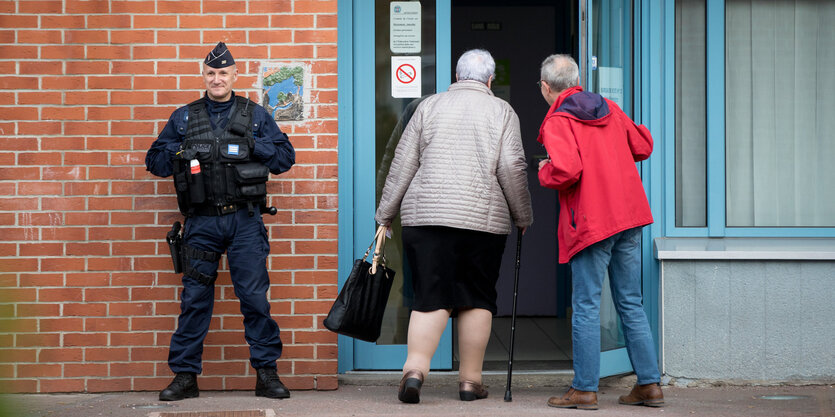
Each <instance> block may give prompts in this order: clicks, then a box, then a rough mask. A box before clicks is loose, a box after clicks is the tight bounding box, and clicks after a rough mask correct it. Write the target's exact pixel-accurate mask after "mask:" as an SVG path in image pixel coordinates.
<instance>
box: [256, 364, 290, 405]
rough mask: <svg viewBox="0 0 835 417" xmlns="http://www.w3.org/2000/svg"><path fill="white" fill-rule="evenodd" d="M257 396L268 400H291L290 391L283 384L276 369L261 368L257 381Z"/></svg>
mask: <svg viewBox="0 0 835 417" xmlns="http://www.w3.org/2000/svg"><path fill="white" fill-rule="evenodd" d="M255 395H256V396H257V397H267V398H290V390H288V389H287V387H285V386H284V384H282V383H281V379H279V378H278V374H276V373H275V369H272V368H261V369H259V370H258V375H257V379H256V380H255Z"/></svg>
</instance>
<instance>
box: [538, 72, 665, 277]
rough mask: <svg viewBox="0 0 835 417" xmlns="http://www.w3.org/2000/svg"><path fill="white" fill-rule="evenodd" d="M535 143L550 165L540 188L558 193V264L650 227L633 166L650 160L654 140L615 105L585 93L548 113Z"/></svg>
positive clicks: (575, 92)
mask: <svg viewBox="0 0 835 417" xmlns="http://www.w3.org/2000/svg"><path fill="white" fill-rule="evenodd" d="M537 140H538V141H539V142H540V143H542V144H543V145H545V149H546V150H547V151H548V156H549V157H550V159H551V162H550V163H548V164H545V165H544V166H543V167H542V169H541V170H539V183H540V184H542V186H544V187H548V188H554V189H557V190H559V200H560V218H559V226H558V230H557V235H558V241H559V258H560V259H559V262H560V263H566V262H568V261H569V260H570V259H571V257H572V256H574V255H575V254H576V253H577V252H579V251H581V250H583V249H585V248H586V247H588V246H589V245H592V244H594V243H597V242H599V241H601V240H603V239H606V238H608V237H611V236H612V235H614V234H616V233H619V232H622V231H624V230H627V229H631V228H633V227H638V226H644V225H647V224H650V223H652V212H651V211H650V208H649V202H648V201H647V197H646V194H645V192H644V187H643V184H642V183H641V177H640V175H639V174H638V169H637V167H636V166H635V162H637V161H643V160H644V159H647V158H649V155H650V154H651V153H652V136H650V133H649V130H648V129H647V128H646V127H645V126H643V125H636V124H635V122H633V121H632V120H631V119H630V118H629V117H628V116H626V114H625V113H624V112H623V110H621V109H620V107H618V105H617V104H615V103H614V102H612V101H611V100H608V99H606V98H604V97H602V96H600V95H599V94H595V93H590V92H586V91H583V88H582V87H572V88H569V89H567V90H565V91H564V92H563V93H562V94H560V96H559V97H558V98H557V101H556V102H554V104H553V105H552V106H551V108H550V109H549V110H548V115H547V116H545V120H544V121H543V122H542V126H541V127H540V128H539V137H538V138H537Z"/></svg>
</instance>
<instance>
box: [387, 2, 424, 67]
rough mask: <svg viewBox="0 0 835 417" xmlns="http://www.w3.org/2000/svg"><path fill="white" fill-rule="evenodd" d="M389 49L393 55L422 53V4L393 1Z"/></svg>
mask: <svg viewBox="0 0 835 417" xmlns="http://www.w3.org/2000/svg"><path fill="white" fill-rule="evenodd" d="M389 15H390V22H391V25H390V28H389V35H390V37H389V39H390V40H389V47H390V48H391V52H392V53H393V54H419V53H420V2H419V1H393V2H391V8H390V13H389Z"/></svg>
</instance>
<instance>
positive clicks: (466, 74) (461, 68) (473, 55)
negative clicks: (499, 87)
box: [455, 49, 496, 84]
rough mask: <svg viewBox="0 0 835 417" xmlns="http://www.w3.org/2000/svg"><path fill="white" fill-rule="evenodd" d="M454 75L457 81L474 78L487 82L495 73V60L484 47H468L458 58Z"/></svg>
mask: <svg viewBox="0 0 835 417" xmlns="http://www.w3.org/2000/svg"><path fill="white" fill-rule="evenodd" d="M455 75H456V76H458V80H459V81H463V80H475V81H480V82H482V83H484V84H487V81H490V77H493V76H494V75H496V61H494V60H493V56H492V55H490V52H487V51H486V50H484V49H470V50H469V51H467V52H464V53H463V54H461V57H460V58H458V65H456V66H455Z"/></svg>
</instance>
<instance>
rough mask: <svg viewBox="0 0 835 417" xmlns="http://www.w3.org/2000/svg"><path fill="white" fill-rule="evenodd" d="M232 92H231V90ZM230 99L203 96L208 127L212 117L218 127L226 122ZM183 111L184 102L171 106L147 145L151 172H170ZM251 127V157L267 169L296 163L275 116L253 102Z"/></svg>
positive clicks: (180, 136) (185, 109) (275, 171)
mask: <svg viewBox="0 0 835 417" xmlns="http://www.w3.org/2000/svg"><path fill="white" fill-rule="evenodd" d="M232 94H233V96H234V92H233V93H232ZM233 100H234V97H233ZM233 100H229V101H226V102H223V103H219V102H216V101H212V100H210V99H208V98H207V99H206V108H207V110H208V111H209V115H210V118H211V121H212V127H216V126H215V121H218V122H219V123H220V125H221V127H224V126H225V125H226V123H227V120H228V118H227V115H228V114H229V109H230V108H231V105H232V101H233ZM186 115H188V106H183V107H180V108H179V109H177V110H175V111H174V113H172V114H171V117H170V118H169V119H168V123H167V124H166V125H165V128H163V129H162V132H160V134H159V137H157V140H155V141H154V143H153V144H151V149H148V153H147V154H146V155H145V167H146V168H147V169H148V171H150V172H151V173H152V174H154V175H156V176H158V177H167V176H169V175H171V174H173V173H174V167H173V164H172V160H173V158H174V156H175V155H176V154H177V152H178V151H179V150H180V144H182V143H183V140H184V139H185V133H186V124H187V121H186ZM252 128H253V130H252V136H253V137H254V138H255V150H254V152H253V153H254V155H255V159H256V160H257V161H259V162H262V163H263V164H264V165H266V166H267V168H269V169H270V172H272V173H273V174H280V173H282V172H285V171H287V170H289V169H290V167H292V166H293V164H294V163H296V151H295V150H294V149H293V145H292V144H291V143H290V140H289V139H287V135H286V134H285V133H284V132H282V131H281V129H279V127H278V125H277V124H276V123H275V120H273V118H272V117H271V116H270V115H269V113H267V111H266V110H264V108H263V107H261V106H258V105H256V106H255V108H254V110H253V112H252Z"/></svg>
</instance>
